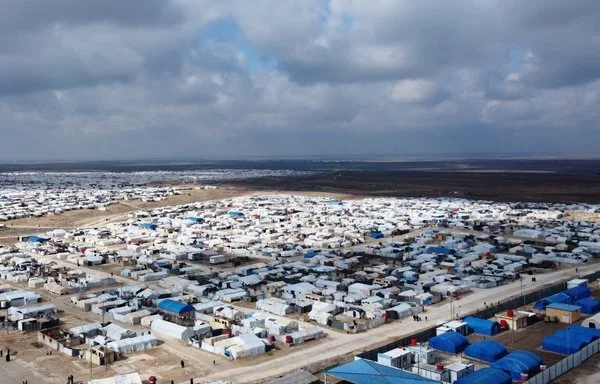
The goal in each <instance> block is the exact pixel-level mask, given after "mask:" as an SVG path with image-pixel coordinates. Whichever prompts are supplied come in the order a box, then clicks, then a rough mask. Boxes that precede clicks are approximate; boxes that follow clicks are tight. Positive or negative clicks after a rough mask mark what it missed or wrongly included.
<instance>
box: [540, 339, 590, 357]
mask: <svg viewBox="0 0 600 384" xmlns="http://www.w3.org/2000/svg"><path fill="white" fill-rule="evenodd" d="M584 346H585V343H584V342H583V341H581V340H575V339H567V338H564V337H560V336H557V335H549V336H546V337H544V340H543V341H542V348H543V349H544V351H548V352H553V353H559V354H561V355H570V354H573V353H575V352H577V351H579V350H580V349H581V348H583V347H584Z"/></svg>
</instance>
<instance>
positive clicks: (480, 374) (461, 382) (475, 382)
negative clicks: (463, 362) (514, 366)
mask: <svg viewBox="0 0 600 384" xmlns="http://www.w3.org/2000/svg"><path fill="white" fill-rule="evenodd" d="M490 383H493V384H511V383H512V379H511V378H510V376H509V375H508V373H506V372H504V371H502V370H500V369H495V368H483V369H480V370H478V371H475V372H473V373H471V374H469V375H467V376H463V377H461V378H460V379H458V380H456V381H455V382H454V384H490Z"/></svg>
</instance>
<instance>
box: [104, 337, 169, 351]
mask: <svg viewBox="0 0 600 384" xmlns="http://www.w3.org/2000/svg"><path fill="white" fill-rule="evenodd" d="M156 345H158V339H157V338H156V337H155V336H154V335H142V336H136V337H132V338H130V339H123V340H118V341H111V342H110V343H108V344H106V346H107V347H108V348H109V349H112V350H113V351H116V352H119V353H132V352H140V351H144V350H146V349H150V348H152V347H155V346H156Z"/></svg>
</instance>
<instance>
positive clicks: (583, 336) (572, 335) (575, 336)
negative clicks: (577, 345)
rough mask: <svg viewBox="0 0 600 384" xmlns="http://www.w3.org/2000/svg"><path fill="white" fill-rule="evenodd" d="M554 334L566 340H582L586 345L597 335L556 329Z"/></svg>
mask: <svg viewBox="0 0 600 384" xmlns="http://www.w3.org/2000/svg"><path fill="white" fill-rule="evenodd" d="M554 336H558V337H562V338H564V339H567V340H569V341H570V340H577V341H583V342H584V343H585V344H586V345H587V344H589V343H591V342H592V341H594V340H596V339H597V337H596V336H594V335H592V334H591V333H584V332H577V331H572V330H569V329H567V330H564V329H561V330H558V331H556V332H555V333H554Z"/></svg>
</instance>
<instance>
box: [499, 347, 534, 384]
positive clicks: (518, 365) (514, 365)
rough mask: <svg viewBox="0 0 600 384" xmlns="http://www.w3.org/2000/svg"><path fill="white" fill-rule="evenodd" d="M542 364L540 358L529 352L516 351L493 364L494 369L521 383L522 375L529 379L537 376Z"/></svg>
mask: <svg viewBox="0 0 600 384" xmlns="http://www.w3.org/2000/svg"><path fill="white" fill-rule="evenodd" d="M541 364H542V359H540V357H539V356H537V355H535V354H533V353H531V352H528V351H523V350H516V351H514V352H511V353H509V354H508V355H506V356H504V357H503V358H501V359H500V360H498V361H496V362H495V363H493V364H492V368H496V369H501V370H503V371H504V372H506V373H508V374H509V375H510V377H511V378H512V379H513V380H515V381H519V380H522V375H521V374H525V375H528V376H529V377H532V376H534V375H536V374H537V373H538V372H539V371H540V365H541Z"/></svg>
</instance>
